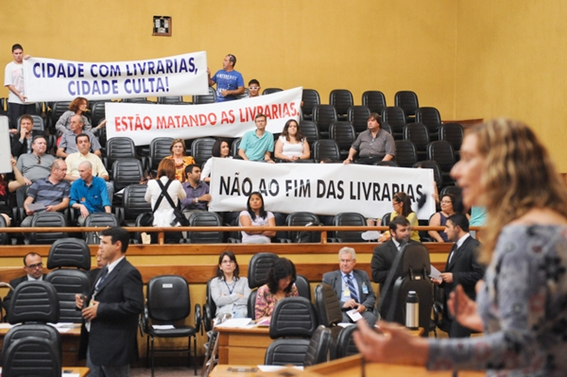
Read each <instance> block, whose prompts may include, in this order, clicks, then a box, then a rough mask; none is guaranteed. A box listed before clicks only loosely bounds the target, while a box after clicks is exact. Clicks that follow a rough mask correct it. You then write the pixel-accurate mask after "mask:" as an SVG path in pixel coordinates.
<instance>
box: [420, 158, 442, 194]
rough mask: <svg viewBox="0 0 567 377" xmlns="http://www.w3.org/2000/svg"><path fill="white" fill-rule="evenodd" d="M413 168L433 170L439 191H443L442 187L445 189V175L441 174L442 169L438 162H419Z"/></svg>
mask: <svg viewBox="0 0 567 377" xmlns="http://www.w3.org/2000/svg"><path fill="white" fill-rule="evenodd" d="M413 167H414V168H421V169H432V170H433V179H434V180H435V185H436V186H437V190H438V191H439V190H441V187H443V175H442V174H441V168H440V167H439V164H438V163H437V162H435V161H433V160H424V161H418V162H416V163H415V164H414V165H413Z"/></svg>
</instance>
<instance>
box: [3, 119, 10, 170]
mask: <svg viewBox="0 0 567 377" xmlns="http://www.w3.org/2000/svg"><path fill="white" fill-rule="evenodd" d="M9 129H10V126H9V121H8V117H7V116H4V115H0V173H11V172H12V152H11V151H10V132H8V130H9Z"/></svg>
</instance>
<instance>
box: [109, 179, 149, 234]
mask: <svg viewBox="0 0 567 377" xmlns="http://www.w3.org/2000/svg"><path fill="white" fill-rule="evenodd" d="M147 189H148V186H147V185H141V184H133V185H129V186H128V187H126V188H125V189H124V194H123V196H122V207H116V208H115V210H114V211H115V214H116V217H117V218H118V221H119V223H120V224H123V225H125V226H135V224H136V219H137V218H138V217H139V216H140V215H142V214H144V213H146V212H151V211H152V206H151V204H150V203H148V202H146V199H144V197H145V195H146V190H147Z"/></svg>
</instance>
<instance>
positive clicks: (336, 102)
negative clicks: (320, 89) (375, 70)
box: [329, 89, 354, 120]
mask: <svg viewBox="0 0 567 377" xmlns="http://www.w3.org/2000/svg"><path fill="white" fill-rule="evenodd" d="M329 104H330V105H333V106H335V110H336V111H337V117H338V118H339V120H347V113H348V108H349V107H351V106H354V100H353V98H352V93H351V92H350V90H348V89H334V90H332V91H331V93H329Z"/></svg>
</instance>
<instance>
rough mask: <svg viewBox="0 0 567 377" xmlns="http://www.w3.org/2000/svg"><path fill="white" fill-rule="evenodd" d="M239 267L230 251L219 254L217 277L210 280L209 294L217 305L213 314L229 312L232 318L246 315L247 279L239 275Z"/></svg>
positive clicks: (248, 294) (218, 314)
mask: <svg viewBox="0 0 567 377" xmlns="http://www.w3.org/2000/svg"><path fill="white" fill-rule="evenodd" d="M239 274H240V267H238V262H237V261H236V256H235V255H234V253H233V252H232V251H223V252H222V253H221V255H220V256H219V265H218V266H217V277H216V278H214V279H213V280H211V286H210V294H211V298H212V299H213V301H214V302H215V305H216V306H217V312H216V313H215V316H220V315H223V314H227V313H228V314H231V315H232V318H246V317H248V306H247V304H248V296H250V287H249V286H248V279H246V278H245V277H239V276H238V275H239Z"/></svg>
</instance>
